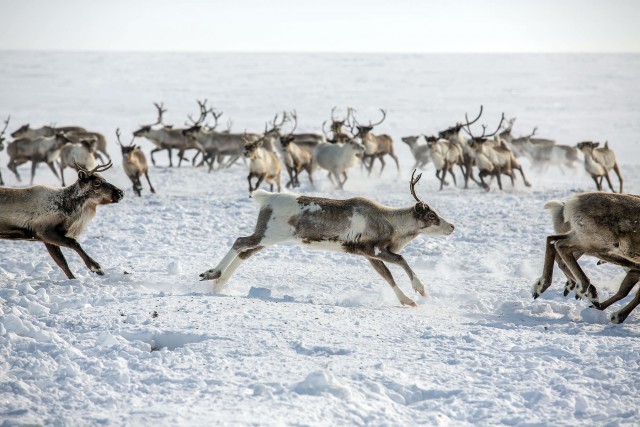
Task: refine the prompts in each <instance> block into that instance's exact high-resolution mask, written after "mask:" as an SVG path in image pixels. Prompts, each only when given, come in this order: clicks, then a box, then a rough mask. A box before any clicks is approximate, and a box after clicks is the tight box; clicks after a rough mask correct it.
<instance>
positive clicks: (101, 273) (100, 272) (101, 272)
mask: <svg viewBox="0 0 640 427" xmlns="http://www.w3.org/2000/svg"><path fill="white" fill-rule="evenodd" d="M95 273H96V274H97V275H98V276H104V271H102V270H96V271H95Z"/></svg>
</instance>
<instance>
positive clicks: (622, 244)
mask: <svg viewBox="0 0 640 427" xmlns="http://www.w3.org/2000/svg"><path fill="white" fill-rule="evenodd" d="M544 208H545V209H549V210H551V217H552V220H553V226H554V227H553V228H554V231H555V233H556V234H553V235H550V236H547V242H546V251H545V258H544V267H543V271H542V277H540V278H539V279H538V280H537V281H536V282H535V283H534V285H533V298H534V299H535V298H538V297H539V296H540V295H542V293H543V292H544V291H546V290H547V289H548V288H549V286H550V285H551V282H552V279H553V265H554V261H555V262H556V263H557V264H558V267H560V269H561V270H562V271H563V272H564V274H565V275H566V276H567V278H568V280H567V284H566V286H565V292H564V294H565V296H566V295H567V294H568V293H569V292H570V291H571V290H573V289H574V288H575V289H576V295H577V296H576V297H577V298H578V297H581V296H585V295H586V297H587V298H588V299H589V301H591V303H592V304H593V306H594V307H595V308H597V309H598V310H604V309H606V308H607V307H609V306H611V305H612V304H613V303H615V302H617V301H620V300H621V299H623V298H625V297H626V296H627V295H629V292H631V290H632V289H633V287H634V286H635V284H636V283H638V281H639V280H640V197H638V196H633V195H626V194H611V193H584V194H579V195H576V196H573V197H571V198H569V199H568V200H567V201H555V200H554V201H550V202H547V203H546V204H545V205H544ZM582 255H591V256H593V257H596V258H598V259H599V260H601V261H604V262H607V263H611V264H615V265H619V266H621V267H623V268H624V269H625V270H627V275H626V277H625V278H624V280H623V281H622V283H621V285H620V288H619V289H618V291H617V292H616V293H615V294H614V295H613V296H611V297H610V298H609V299H607V300H606V301H604V302H599V300H598V292H597V290H596V288H595V286H593V285H592V284H591V281H590V280H589V278H588V277H587V275H586V274H585V273H584V271H583V270H582V268H581V267H580V265H579V264H578V259H579V258H580V257H581V256H582ZM638 304H640V290H639V291H638V293H637V294H636V296H635V297H634V298H633V299H632V300H631V302H629V303H628V304H627V305H626V306H625V307H623V308H622V309H621V310H619V311H617V312H615V313H613V315H612V316H611V321H612V322H613V323H622V322H624V320H625V319H626V318H627V316H629V314H630V313H631V311H633V309H635V308H636V307H637V306H638Z"/></svg>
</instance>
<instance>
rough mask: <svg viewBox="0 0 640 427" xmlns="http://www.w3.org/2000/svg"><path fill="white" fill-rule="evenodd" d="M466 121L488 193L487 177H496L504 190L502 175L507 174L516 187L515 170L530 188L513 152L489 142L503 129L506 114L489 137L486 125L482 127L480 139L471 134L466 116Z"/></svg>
mask: <svg viewBox="0 0 640 427" xmlns="http://www.w3.org/2000/svg"><path fill="white" fill-rule="evenodd" d="M480 113H481V114H482V108H480ZM465 119H466V121H467V125H466V127H465V128H463V129H464V131H465V132H466V133H467V134H468V135H469V136H470V137H471V141H470V142H469V146H470V147H471V149H472V152H473V156H474V157H475V162H476V164H477V166H478V169H480V173H479V174H478V176H479V177H480V182H481V183H482V187H483V188H485V189H486V190H487V191H488V190H489V186H488V185H487V184H486V183H485V182H484V179H483V178H484V177H485V176H487V175H491V176H495V177H496V178H497V180H498V187H499V188H500V190H502V180H501V175H502V174H505V175H507V176H509V178H511V185H512V186H513V185H515V173H514V172H513V170H514V169H517V170H519V171H520V175H522V179H523V181H524V184H525V185H526V186H527V187H530V186H531V184H530V183H529V181H527V178H526V177H525V175H524V171H523V170H522V166H521V165H520V163H519V162H518V160H517V159H516V157H515V156H514V155H513V153H512V152H511V150H509V148H508V147H506V146H505V145H503V144H500V142H499V141H495V142H494V143H491V142H488V141H489V138H491V137H493V136H494V135H495V134H496V133H497V132H498V131H499V130H500V128H501V126H502V122H503V121H504V113H503V114H502V117H501V119H500V123H499V124H498V128H497V129H496V130H495V132H493V133H492V134H489V135H487V134H486V129H487V127H486V126H485V125H482V135H481V136H479V137H476V136H473V134H472V133H471V127H470V126H469V125H470V123H469V120H468V118H467V117H466V115H465Z"/></svg>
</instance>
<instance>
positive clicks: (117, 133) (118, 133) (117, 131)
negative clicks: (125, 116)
mask: <svg viewBox="0 0 640 427" xmlns="http://www.w3.org/2000/svg"><path fill="white" fill-rule="evenodd" d="M116 137H117V138H118V144H120V146H121V147H124V145H123V144H122V141H120V128H118V129H116ZM135 138H136V137H135V136H134V137H133V138H131V142H130V143H129V145H128V146H127V147H131V146H133V140H134V139H135Z"/></svg>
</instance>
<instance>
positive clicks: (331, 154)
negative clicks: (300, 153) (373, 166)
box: [313, 141, 365, 190]
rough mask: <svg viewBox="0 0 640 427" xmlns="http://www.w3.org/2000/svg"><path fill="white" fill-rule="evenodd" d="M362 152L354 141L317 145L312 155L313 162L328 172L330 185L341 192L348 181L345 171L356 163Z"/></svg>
mask: <svg viewBox="0 0 640 427" xmlns="http://www.w3.org/2000/svg"><path fill="white" fill-rule="evenodd" d="M364 151H365V148H364V147H363V146H362V145H361V144H359V143H358V142H356V141H349V142H346V143H336V144H331V143H326V144H318V146H317V147H316V151H315V152H314V153H313V162H314V164H316V165H318V166H320V167H321V168H322V169H325V170H326V171H328V174H327V176H328V177H329V179H330V180H331V183H332V184H333V185H337V187H338V188H339V189H340V190H342V189H344V184H345V183H346V182H347V179H348V176H347V169H349V168H351V167H353V166H355V165H356V164H357V163H358V160H359V158H361V157H362V155H363V154H364ZM334 178H335V180H334Z"/></svg>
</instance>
